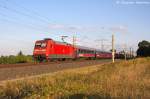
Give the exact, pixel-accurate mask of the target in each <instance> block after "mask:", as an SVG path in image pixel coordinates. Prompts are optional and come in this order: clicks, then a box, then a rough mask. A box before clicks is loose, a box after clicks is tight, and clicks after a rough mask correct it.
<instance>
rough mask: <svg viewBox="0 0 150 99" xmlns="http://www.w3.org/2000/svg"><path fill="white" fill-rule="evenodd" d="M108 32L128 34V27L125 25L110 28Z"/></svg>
mask: <svg viewBox="0 0 150 99" xmlns="http://www.w3.org/2000/svg"><path fill="white" fill-rule="evenodd" d="M109 30H110V31H112V32H119V33H128V27H127V26H125V25H120V26H114V27H110V28H109Z"/></svg>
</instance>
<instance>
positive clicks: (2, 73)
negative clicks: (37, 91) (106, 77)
mask: <svg viewBox="0 0 150 99" xmlns="http://www.w3.org/2000/svg"><path fill="white" fill-rule="evenodd" d="M109 62H111V60H80V61H63V62H50V63H38V64H34V63H30V64H29V63H28V64H12V65H11V64H7V65H0V81H5V80H11V79H16V78H21V77H27V76H33V75H40V74H44V73H52V72H56V71H60V70H64V69H70V68H79V67H85V66H93V65H98V64H105V63H109Z"/></svg>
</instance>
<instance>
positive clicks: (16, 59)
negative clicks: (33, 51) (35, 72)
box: [0, 55, 33, 64]
mask: <svg viewBox="0 0 150 99" xmlns="http://www.w3.org/2000/svg"><path fill="white" fill-rule="evenodd" d="M28 62H33V58H32V56H30V55H27V56H25V55H17V56H13V55H10V56H1V57H0V64H15V63H28Z"/></svg>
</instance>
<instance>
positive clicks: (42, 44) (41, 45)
mask: <svg viewBox="0 0 150 99" xmlns="http://www.w3.org/2000/svg"><path fill="white" fill-rule="evenodd" d="M35 47H36V48H37V47H46V43H45V42H38V43H36V44H35Z"/></svg>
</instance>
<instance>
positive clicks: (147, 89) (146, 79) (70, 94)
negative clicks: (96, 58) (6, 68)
mask: <svg viewBox="0 0 150 99" xmlns="http://www.w3.org/2000/svg"><path fill="white" fill-rule="evenodd" d="M149 61H150V58H139V59H135V60H129V61H121V62H116V63H115V64H106V65H101V66H100V65H99V66H91V67H84V68H78V69H73V70H66V71H61V72H57V73H53V74H47V75H41V76H39V77H32V78H28V79H25V80H17V81H10V82H6V83H4V84H3V85H2V86H1V88H0V98H2V99H21V98H25V99H100V98H107V99H111V98H113V99H114V98H123V99H137V98H138V99H147V98H149V97H150V94H149V93H150V62H149Z"/></svg>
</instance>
